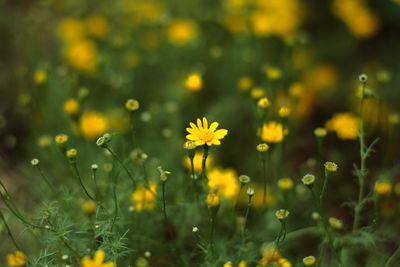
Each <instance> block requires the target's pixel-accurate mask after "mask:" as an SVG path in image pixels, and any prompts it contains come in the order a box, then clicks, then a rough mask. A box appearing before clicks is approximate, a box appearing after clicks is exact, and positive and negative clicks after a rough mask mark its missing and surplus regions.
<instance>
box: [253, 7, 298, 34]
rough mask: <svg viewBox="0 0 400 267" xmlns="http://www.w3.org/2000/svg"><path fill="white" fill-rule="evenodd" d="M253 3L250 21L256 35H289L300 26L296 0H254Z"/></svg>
mask: <svg viewBox="0 0 400 267" xmlns="http://www.w3.org/2000/svg"><path fill="white" fill-rule="evenodd" d="M255 4H256V9H255V12H254V13H253V14H252V15H251V17H250V23H251V27H252V30H253V32H254V34H255V35H256V36H260V37H263V36H267V35H277V36H280V37H283V38H284V37H289V36H292V35H293V34H295V32H296V30H297V28H298V27H299V26H300V23H301V21H302V10H301V6H300V3H299V1H298V0H285V1H281V0H268V1H263V0H256V1H255Z"/></svg>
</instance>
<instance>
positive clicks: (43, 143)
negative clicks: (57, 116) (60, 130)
mask: <svg viewBox="0 0 400 267" xmlns="http://www.w3.org/2000/svg"><path fill="white" fill-rule="evenodd" d="M37 145H38V146H39V147H41V148H48V147H49V146H50V145H51V137H50V136H48V135H41V136H40V137H39V138H38V140H37Z"/></svg>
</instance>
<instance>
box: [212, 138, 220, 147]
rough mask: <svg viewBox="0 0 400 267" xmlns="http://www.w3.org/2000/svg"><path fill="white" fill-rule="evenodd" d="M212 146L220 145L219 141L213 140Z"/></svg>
mask: <svg viewBox="0 0 400 267" xmlns="http://www.w3.org/2000/svg"><path fill="white" fill-rule="evenodd" d="M212 144H213V145H216V146H219V145H220V144H221V141H219V140H218V139H213V141H212Z"/></svg>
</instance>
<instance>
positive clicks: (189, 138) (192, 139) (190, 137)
mask: <svg viewBox="0 0 400 267" xmlns="http://www.w3.org/2000/svg"><path fill="white" fill-rule="evenodd" d="M186 139H187V140H190V141H196V140H199V138H198V137H197V136H196V135H194V134H188V135H186Z"/></svg>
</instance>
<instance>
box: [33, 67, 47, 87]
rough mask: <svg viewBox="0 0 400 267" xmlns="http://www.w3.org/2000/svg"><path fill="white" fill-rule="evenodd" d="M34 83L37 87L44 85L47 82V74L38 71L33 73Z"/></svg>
mask: <svg viewBox="0 0 400 267" xmlns="http://www.w3.org/2000/svg"><path fill="white" fill-rule="evenodd" d="M33 81H34V82H35V83H36V84H37V85H42V84H44V83H45V82H46V81H47V73H46V71H44V70H41V69H39V70H36V71H35V73H33Z"/></svg>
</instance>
